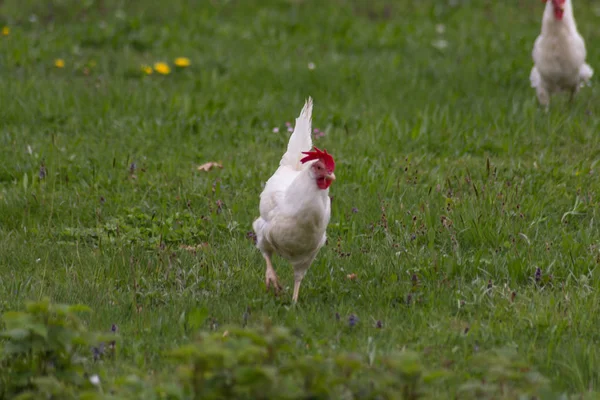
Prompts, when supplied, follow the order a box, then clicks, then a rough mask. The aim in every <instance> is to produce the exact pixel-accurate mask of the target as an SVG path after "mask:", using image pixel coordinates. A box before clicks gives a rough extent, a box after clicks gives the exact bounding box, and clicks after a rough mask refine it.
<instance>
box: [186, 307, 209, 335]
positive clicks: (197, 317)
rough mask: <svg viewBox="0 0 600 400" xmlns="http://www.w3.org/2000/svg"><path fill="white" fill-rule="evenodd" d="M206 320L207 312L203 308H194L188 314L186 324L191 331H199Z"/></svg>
mask: <svg viewBox="0 0 600 400" xmlns="http://www.w3.org/2000/svg"><path fill="white" fill-rule="evenodd" d="M206 318H208V310H207V309H206V308H205V307H202V308H196V309H194V310H192V312H190V313H189V314H188V317H187V323H188V325H189V327H190V329H192V330H197V329H199V328H200V327H201V326H202V325H203V324H204V322H205V321H206Z"/></svg>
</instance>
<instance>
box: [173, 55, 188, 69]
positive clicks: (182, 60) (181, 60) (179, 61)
mask: <svg viewBox="0 0 600 400" xmlns="http://www.w3.org/2000/svg"><path fill="white" fill-rule="evenodd" d="M190 64H191V62H190V59H189V58H187V57H177V58H176V59H175V65H177V66H178V67H179V68H186V67H189V66H190Z"/></svg>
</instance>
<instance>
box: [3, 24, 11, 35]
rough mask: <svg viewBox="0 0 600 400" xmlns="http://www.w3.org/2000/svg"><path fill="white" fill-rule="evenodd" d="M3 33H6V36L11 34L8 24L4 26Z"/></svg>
mask: <svg viewBox="0 0 600 400" xmlns="http://www.w3.org/2000/svg"><path fill="white" fill-rule="evenodd" d="M2 35H4V36H8V35H10V28H9V27H8V26H3V27H2Z"/></svg>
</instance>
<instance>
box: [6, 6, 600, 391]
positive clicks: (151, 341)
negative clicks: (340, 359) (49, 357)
mask: <svg viewBox="0 0 600 400" xmlns="http://www.w3.org/2000/svg"><path fill="white" fill-rule="evenodd" d="M449 3H450V2H447V1H440V0H420V1H418V2H417V1H411V2H409V1H408V0H403V1H398V2H390V3H389V4H387V5H386V4H385V3H384V2H383V1H380V0H377V1H371V2H366V1H364V2H363V1H358V0H356V1H350V0H347V1H343V0H306V1H301V0H295V1H292V0H289V1H284V0H268V1H267V0H260V1H259V0H245V1H233V0H231V1H184V0H179V1H173V2H172V3H169V5H168V4H167V2H158V1H145V2H142V1H132V2H124V1H118V0H105V1H100V0H95V1H94V0H90V1H88V2H79V1H75V0H62V1H61V0H53V1H49V2H41V1H32V0H29V1H16V0H6V1H4V2H2V3H1V4H0V15H1V16H0V25H6V26H8V27H10V34H9V35H8V36H0V46H1V48H2V51H1V52H0V70H1V71H2V72H1V76H0V82H1V90H0V104H1V107H0V121H2V123H1V124H0V159H1V160H2V163H1V165H0V299H1V300H0V310H1V311H6V310H9V309H19V308H21V307H22V305H23V303H24V301H25V300H28V299H39V298H41V297H44V296H49V297H50V298H51V299H52V300H54V301H58V302H67V303H84V304H87V305H89V306H90V307H91V308H92V309H93V310H94V313H93V314H92V315H91V317H90V318H89V319H88V321H87V322H88V323H89V326H90V328H92V329H94V330H107V329H110V326H111V324H113V323H115V324H117V325H118V326H119V329H120V333H121V335H122V336H123V339H124V341H123V345H122V346H123V347H122V349H123V350H122V352H121V361H122V362H123V364H131V365H136V366H137V367H139V368H141V369H143V370H146V371H147V372H148V373H150V372H151V371H157V370H160V369H161V368H164V363H165V361H164V357H163V354H162V351H163V350H165V349H170V348H173V347H175V346H177V345H179V344H183V343H187V342H188V341H189V332H188V331H187V330H186V329H185V327H184V326H183V325H184V324H183V323H182V322H181V321H182V320H185V317H182V315H185V314H184V313H189V312H191V311H192V310H194V309H196V308H202V307H204V308H206V309H207V310H208V312H209V315H210V317H211V318H212V319H214V320H215V321H217V323H218V324H219V328H218V329H221V327H224V326H227V325H230V324H241V323H242V322H243V318H244V317H243V315H244V312H245V311H246V309H247V307H250V310H251V314H250V318H249V323H250V324H258V323H260V321H261V317H263V316H268V317H269V318H271V319H272V320H273V322H274V323H276V324H281V325H285V326H287V327H289V328H291V329H293V330H297V331H299V332H301V333H302V335H303V336H302V338H303V340H305V341H306V342H307V343H308V344H310V346H309V347H308V348H307V350H306V351H307V352H308V353H311V352H315V353H318V352H321V351H331V350H334V351H337V350H340V349H342V350H349V351H357V352H359V353H366V351H367V342H368V338H369V337H373V339H374V341H375V343H376V346H377V351H378V352H379V353H380V354H383V353H387V352H389V351H392V350H395V349H396V350H397V349H401V348H404V347H406V348H409V349H413V350H415V351H417V352H419V353H420V354H421V355H422V357H423V360H424V363H425V364H426V365H427V366H429V367H432V368H438V367H439V368H447V369H449V370H451V371H453V372H455V373H456V374H458V375H459V376H462V377H464V379H465V380H466V379H467V378H468V377H469V376H470V374H471V373H472V368H473V366H472V360H473V357H474V356H475V355H476V354H477V353H478V352H484V351H487V350H492V349H496V348H502V347H515V348H516V349H517V352H518V354H519V356H520V357H521V358H522V359H523V360H525V361H526V362H527V363H529V364H530V365H532V366H534V367H535V368H537V369H538V370H539V371H540V372H542V373H543V374H544V375H545V376H546V377H548V378H550V379H551V381H552V385H553V387H554V388H555V389H556V390H557V391H564V392H569V393H583V392H585V391H588V390H600V369H599V368H598V366H599V365H600V350H599V347H598V345H599V342H600V335H599V332H600V298H599V294H598V290H599V289H600V283H599V278H600V270H599V269H598V264H599V263H600V228H599V227H600V225H599V221H598V218H599V217H600V203H599V198H600V184H599V183H598V172H599V170H598V165H597V163H598V160H600V136H599V133H600V127H599V125H600V109H599V108H598V106H597V104H598V102H597V99H598V95H599V92H598V88H597V85H595V86H592V88H585V89H583V90H582V91H581V92H580V93H579V95H578V96H577V98H576V100H575V102H574V103H573V104H569V102H568V99H567V98H566V97H561V96H558V97H555V98H553V101H552V105H551V109H550V112H548V113H544V112H543V111H542V110H541V109H540V108H539V107H538V105H537V102H536V99H535V93H534V91H533V89H531V88H530V87H529V80H528V77H529V71H530V69H531V66H532V61H531V55H530V54H531V48H532V46H533V41H534V40H535V38H536V36H537V35H538V33H539V29H540V21H541V13H542V10H543V5H542V4H540V2H533V1H532V2H525V1H518V2H517V1H514V2H487V1H486V2H484V1H459V2H457V3H458V4H457V5H456V6H451V5H449ZM574 7H575V14H576V17H577V21H578V27H579V30H580V32H581V33H582V35H583V36H584V38H585V39H586V42H587V43H588V51H589V55H588V61H589V63H590V65H592V67H595V68H596V69H600V53H599V52H598V51H597V48H596V47H595V46H594V44H595V43H598V42H599V41H600V30H598V29H596V26H597V22H598V11H599V10H598V7H597V5H595V3H594V1H592V0H586V1H584V0H581V1H577V2H576V4H575V6H574ZM32 15H34V16H35V18H32V17H31V16H32ZM32 20H33V22H32ZM438 24H443V25H444V27H445V31H444V32H443V33H438V32H437V30H436V25H438ZM439 39H444V40H445V41H447V47H445V48H438V47H439V46H438V47H436V46H434V45H433V44H432V43H434V42H436V41H437V40H439ZM179 56H185V57H188V58H189V59H190V60H191V66H190V67H189V68H186V69H181V70H179V69H177V70H176V68H174V67H173V65H172V63H173V60H174V58H175V57H179ZM57 58H62V59H64V61H65V67H64V68H62V69H59V68H56V67H55V66H54V60H55V59H57ZM156 61H165V62H169V63H170V64H171V67H172V72H171V74H169V75H167V76H159V75H157V74H156V73H154V74H152V75H151V76H143V74H142V73H141V72H140V66H141V65H142V64H149V65H152V64H153V63H154V62H156ZM310 62H313V63H314V64H315V68H314V69H313V70H310V69H309V68H308V64H309V63H310ZM86 68H87V69H86ZM84 69H85V71H84ZM309 95H310V96H312V97H313V98H314V100H315V108H314V114H313V127H316V128H319V129H321V130H323V131H324V132H325V133H326V135H325V136H324V137H322V138H318V139H316V141H315V143H316V144H317V145H318V146H324V147H325V148H326V149H327V150H328V151H329V152H330V153H332V154H333V155H334V156H335V158H336V163H337V168H336V176H337V178H338V180H337V181H336V182H335V184H334V185H333V186H332V189H331V191H330V194H331V196H333V202H332V218H331V223H330V225H329V228H328V237H329V241H328V245H327V246H326V247H324V248H323V249H322V250H321V252H320V254H319V255H318V257H317V259H316V260H315V262H314V264H313V265H312V267H311V269H310V270H309V272H308V275H307V277H306V278H305V280H304V282H303V285H302V289H301V292H300V301H299V304H298V305H297V306H296V307H292V306H291V288H290V286H293V285H292V283H293V277H292V269H291V267H290V265H289V264H287V263H286V262H285V261H283V260H281V259H279V258H276V259H275V268H276V270H277V271H278V274H279V277H280V280H281V281H282V283H284V286H285V287H286V290H285V291H284V293H283V295H282V296H281V297H280V298H275V297H274V296H273V295H272V294H270V293H266V292H265V288H264V267H265V266H264V262H263V259H262V257H261V255H260V253H259V251H258V250H257V249H256V248H255V247H254V245H253V242H252V239H251V238H249V237H248V232H249V231H251V223H252V221H253V219H254V218H255V217H256V216H257V215H258V200H259V194H260V192H261V190H262V184H263V183H264V182H265V181H266V180H267V179H268V178H269V176H270V175H271V174H272V173H273V172H274V171H275V168H276V166H277V163H278V161H279V158H280V157H281V155H282V154H283V151H284V149H285V146H286V143H287V138H288V133H287V132H286V127H285V122H286V121H291V122H293V121H294V118H295V117H296V116H297V115H298V113H299V112H300V109H301V108H302V105H303V101H304V99H305V98H306V97H308V96H309ZM274 127H279V128H280V132H279V133H274V132H273V128H274ZM207 161H221V162H222V164H223V169H216V170H211V171H209V172H203V171H198V170H197V169H196V167H197V166H198V165H200V164H203V163H205V162H207ZM42 166H43V168H45V178H43V179H40V170H41V169H42ZM200 243H207V244H208V246H205V247H203V248H202V249H199V250H198V251H197V252H196V253H193V252H190V251H188V250H185V249H182V248H181V246H182V245H189V246H195V245H197V244H200ZM536 268H540V270H541V273H542V275H541V283H537V284H536V282H535V273H536ZM350 273H355V274H356V279H355V280H349V279H347V278H346V276H347V274H350ZM488 282H491V285H489V284H488ZM409 297H410V299H409ZM336 313H338V314H339V315H340V316H341V317H340V320H339V321H338V320H337V319H336ZM350 314H355V315H356V316H358V318H359V323H358V325H357V326H356V327H355V329H353V330H351V331H348V330H347V329H345V327H346V325H347V324H348V322H347V320H348V316H349V315H350ZM378 320H379V321H381V322H382V324H383V328H382V329H378V328H376V322H377V321H378ZM206 328H207V329H208V328H209V327H208V324H207V327H206ZM115 368H117V367H115ZM455 389H456V388H451V389H450V390H455Z"/></svg>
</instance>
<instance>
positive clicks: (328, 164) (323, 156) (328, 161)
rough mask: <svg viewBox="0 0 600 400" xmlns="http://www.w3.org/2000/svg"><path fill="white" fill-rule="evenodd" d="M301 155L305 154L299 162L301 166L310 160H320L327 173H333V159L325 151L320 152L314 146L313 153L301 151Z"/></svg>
mask: <svg viewBox="0 0 600 400" xmlns="http://www.w3.org/2000/svg"><path fill="white" fill-rule="evenodd" d="M302 154H306V157H304V158H303V159H301V160H300V162H301V163H302V164H304V163H305V162H308V161H312V160H321V161H323V164H325V168H327V170H328V171H329V172H333V170H334V169H335V161H333V157H331V154H329V153H327V150H325V149H323V151H321V150H319V149H318V148H317V147H316V146H315V147H314V150H313V151H303V152H302Z"/></svg>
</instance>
